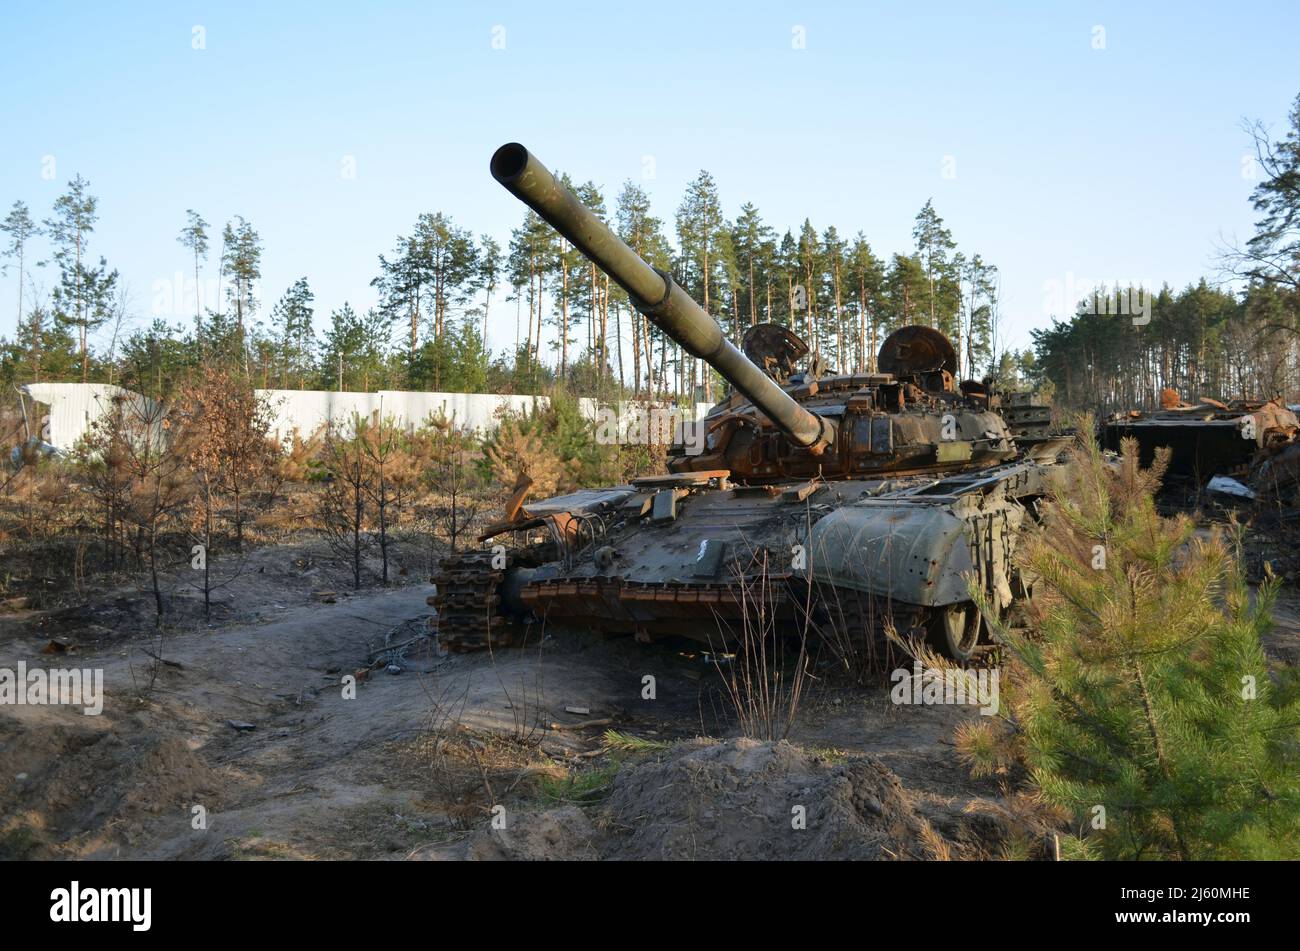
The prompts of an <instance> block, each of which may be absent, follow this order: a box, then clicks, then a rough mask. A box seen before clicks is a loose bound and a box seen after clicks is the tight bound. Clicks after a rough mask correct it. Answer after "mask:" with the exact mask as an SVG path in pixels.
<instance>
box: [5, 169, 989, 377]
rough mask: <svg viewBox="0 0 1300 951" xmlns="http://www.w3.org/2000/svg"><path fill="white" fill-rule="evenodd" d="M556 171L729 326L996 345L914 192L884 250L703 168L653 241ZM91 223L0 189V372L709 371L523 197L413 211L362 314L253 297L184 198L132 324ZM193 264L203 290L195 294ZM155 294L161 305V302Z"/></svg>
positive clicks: (232, 249)
mask: <svg viewBox="0 0 1300 951" xmlns="http://www.w3.org/2000/svg"><path fill="white" fill-rule="evenodd" d="M563 179H564V181H565V183H566V184H568V185H569V186H570V187H571V188H573V190H574V191H575V192H576V193H577V194H578V196H579V197H580V198H581V199H582V200H583V201H584V202H585V203H586V204H587V205H588V206H589V207H591V208H592V209H594V210H595V211H596V213H597V214H598V215H599V216H600V217H601V218H602V219H604V220H606V221H607V222H608V223H609V224H610V226H611V227H612V228H613V229H614V230H615V231H616V232H617V233H618V234H619V236H620V237H622V238H623V240H624V241H626V242H627V243H628V245H630V246H631V247H632V248H633V249H634V250H636V251H637V252H638V253H639V254H641V255H642V256H643V257H645V258H646V259H647V260H648V261H650V262H651V263H652V264H654V265H655V266H657V267H662V268H665V269H668V270H671V272H672V273H673V276H674V279H675V280H677V281H678V282H679V283H680V284H681V285H682V286H683V287H685V288H686V290H687V291H688V292H689V293H690V294H691V295H692V296H693V297H694V298H695V299H696V300H698V301H700V302H701V303H702V304H703V305H704V306H705V308H706V309H707V310H708V311H709V312H710V313H712V314H713V315H714V316H715V317H716V318H717V319H718V320H719V322H720V323H721V324H722V326H723V327H724V329H725V330H726V332H727V333H728V334H729V335H730V336H731V337H732V338H733V339H734V340H735V341H736V342H737V343H739V341H740V340H741V338H742V337H743V334H744V332H745V331H746V330H747V329H748V328H749V327H751V326H753V325H754V324H756V323H760V322H765V321H775V322H778V323H781V324H783V325H787V326H790V327H792V328H793V329H794V330H795V331H796V332H798V333H799V334H800V335H801V336H804V337H805V338H806V339H808V340H809V341H810V342H812V343H813V345H814V347H815V348H817V349H818V350H820V352H821V353H822V355H823V357H825V358H826V360H827V362H828V363H829V365H830V366H832V367H834V368H836V369H840V370H852V371H861V370H871V369H874V361H875V355H876V352H877V350H878V348H879V345H880V342H881V341H882V340H883V337H884V335H886V334H887V333H888V332H889V331H890V330H892V329H893V328H895V327H898V326H902V325H905V324H913V323H925V324H927V325H930V326H934V327H938V328H939V329H941V330H943V331H944V332H945V333H946V334H948V335H949V337H951V338H952V339H953V340H954V341H955V342H957V343H958V350H959V352H960V360H961V363H962V366H963V369H964V371H965V372H966V373H967V375H975V374H978V373H982V372H985V371H987V370H988V369H989V367H990V365H991V364H992V362H993V361H994V357H995V354H997V353H998V340H997V332H998V324H999V311H998V303H999V301H998V297H999V292H998V272H997V268H996V267H995V266H994V265H992V264H990V263H989V262H987V261H985V260H984V259H983V258H982V257H981V256H980V255H979V254H973V253H972V254H967V253H964V252H962V251H959V250H958V248H957V245H956V243H955V241H954V240H953V237H952V234H951V232H950V231H949V229H948V228H947V227H946V226H945V224H944V221H943V219H942V218H941V217H940V216H939V214H938V212H937V211H936V210H935V208H934V206H933V204H932V203H931V202H929V201H927V202H926V203H925V205H924V207H923V208H922V209H921V211H920V212H919V213H918V215H917V217H916V222H915V228H914V231H913V238H914V242H915V247H914V248H913V249H912V250H911V251H910V253H906V254H904V253H896V254H893V255H892V256H890V257H889V259H888V260H886V259H884V258H882V257H880V256H878V255H877V253H876V252H875V251H874V250H873V249H872V247H871V245H870V244H869V243H868V242H867V239H866V237H865V235H864V234H863V233H862V232H860V231H859V232H857V233H856V234H855V235H853V236H852V237H846V236H844V235H842V234H841V232H840V231H839V230H838V229H836V228H835V227H833V226H832V227H827V228H824V229H822V230H820V231H819V230H818V229H817V228H816V227H814V226H813V224H812V222H811V221H808V220H805V221H804V223H803V225H802V226H801V227H800V228H799V229H798V230H797V231H792V230H787V231H786V232H784V234H779V233H778V232H777V231H776V230H775V229H774V228H773V227H772V226H770V225H769V224H767V223H766V222H765V221H764V219H763V217H762V215H761V214H760V212H759V210H758V209H757V208H756V207H755V206H754V205H753V204H752V203H749V202H747V203H745V204H743V205H742V206H741V208H740V212H739V214H738V215H737V216H736V217H735V218H734V219H728V218H727V217H726V216H725V215H724V214H723V211H722V204H721V201H720V199H719V195H718V188H717V185H716V183H715V181H714V179H713V177H712V176H711V175H710V174H709V173H708V172H705V171H701V172H700V174H699V176H698V177H697V178H696V179H695V180H694V181H693V182H692V183H691V184H690V186H689V187H688V189H687V192H686V195H685V196H684V197H683V199H682V201H681V203H680V205H679V207H678V209H677V212H676V216H675V219H674V221H673V223H672V235H671V236H670V234H669V226H668V225H666V224H665V222H664V221H662V220H661V219H659V218H657V217H655V216H654V214H653V213H652V209H651V203H650V198H649V195H648V194H647V193H646V191H645V190H644V189H643V188H642V187H640V186H639V185H637V184H634V183H633V182H630V181H629V182H626V183H624V185H623V186H622V188H621V189H620V191H619V193H618V195H617V197H616V199H615V201H614V202H613V210H612V215H611V212H610V209H609V206H608V204H607V202H606V198H605V196H604V194H603V193H602V191H601V190H600V189H599V188H598V187H597V186H596V185H595V184H594V183H592V182H586V183H583V184H579V185H574V183H573V182H572V181H570V180H569V179H568V177H567V176H563ZM98 221H99V200H98V198H97V197H96V196H95V195H94V194H93V193H92V192H91V186H90V183H89V182H87V181H86V180H85V179H84V178H82V177H81V176H80V175H77V176H76V177H74V178H73V179H72V181H71V182H69V183H68V186H67V189H66V191H65V192H64V194H63V195H61V196H60V197H59V198H58V200H57V201H55V202H54V205H53V208H52V209H51V212H50V214H49V215H48V216H47V217H45V218H43V219H40V220H38V218H37V216H36V215H35V214H34V213H33V212H32V210H31V209H29V208H28V207H27V205H26V204H25V203H24V202H22V201H16V202H14V204H13V206H12V208H11V209H10V211H9V213H8V215H7V217H6V218H5V219H4V220H3V222H0V228H2V229H3V231H4V232H5V234H6V236H7V238H6V243H5V246H4V247H3V249H0V250H2V251H3V254H4V258H3V265H4V267H5V268H6V270H9V269H12V270H14V271H16V272H17V277H18V280H17V285H18V293H17V298H16V301H15V304H16V320H15V326H16V328H17V330H16V332H15V333H14V335H13V336H12V337H11V338H4V339H2V340H0V375H2V376H3V377H4V381H5V382H6V383H8V384H21V383H27V382H31V381H42V380H45V381H82V382H85V381H98V382H110V383H118V384H121V385H124V386H128V387H131V388H133V389H136V390H139V391H140V392H143V393H146V394H150V395H155V396H161V397H166V396H167V395H168V394H169V393H170V392H171V391H172V390H173V389H174V388H175V387H176V386H177V384H178V382H179V381H182V380H183V379H185V378H186V377H187V376H190V375H192V374H194V373H196V372H198V371H200V370H203V369H206V368H210V367H212V366H219V367H223V368H230V369H233V370H235V371H236V372H238V373H240V374H241V375H242V376H243V377H244V378H245V379H246V380H248V381H249V382H251V383H253V384H254V385H256V386H259V387H263V388H282V389H331V390H337V389H348V390H363V391H365V390H376V389H382V388H391V389H401V388H405V389H412V390H441V391H453V392H504V393H511V392H532V393H535V392H542V391H544V390H546V389H548V388H549V387H551V386H553V385H554V384H556V383H561V384H563V385H564V386H565V388H566V389H568V390H570V391H572V392H575V393H578V394H582V395H593V396H604V397H611V396H615V395H621V396H638V395H657V396H669V397H678V398H685V399H691V398H699V399H713V398H716V397H717V396H718V395H719V392H720V391H719V389H718V382H719V381H718V380H717V378H716V375H715V374H713V373H711V372H707V368H706V367H704V366H703V365H702V364H701V363H700V361H698V360H695V359H693V358H690V357H689V356H686V357H685V358H684V359H683V355H682V354H681V353H680V351H679V349H678V348H677V346H676V345H675V344H674V343H673V342H672V341H671V340H669V339H668V338H667V337H666V336H665V335H664V334H663V333H662V332H660V331H659V329H658V328H656V327H655V326H653V325H652V324H651V323H650V322H649V321H648V320H647V319H646V318H645V317H644V316H642V315H640V314H638V313H636V312H635V311H634V309H633V308H632V307H631V305H630V302H629V300H628V298H627V295H626V294H625V293H624V292H623V291H622V289H621V288H619V287H618V286H617V285H615V284H613V283H612V282H611V281H610V280H609V278H608V277H607V276H606V275H605V274H603V273H602V272H600V271H599V270H598V269H597V268H595V267H594V266H593V265H592V264H591V263H590V262H589V261H587V260H586V259H585V258H584V257H583V256H582V255H581V254H580V253H579V252H577V251H576V250H575V249H574V248H573V247H572V246H571V245H569V244H568V243H567V242H566V241H565V240H564V239H563V238H562V237H561V236H560V235H558V234H557V233H556V232H555V231H554V230H553V229H552V228H550V226H548V225H546V224H545V223H544V222H543V221H542V220H541V219H540V218H538V217H537V215H536V214H534V213H533V212H531V211H528V212H527V213H526V214H525V216H524V219H523V221H522V222H521V223H520V225H519V227H517V228H515V229H514V230H513V231H512V232H511V234H510V235H509V237H508V239H506V241H505V242H504V245H503V244H502V243H501V242H498V241H497V240H496V239H494V238H493V237H491V236H490V235H486V234H481V235H477V236H476V235H475V234H474V233H473V232H472V231H471V230H469V229H467V228H464V227H461V226H460V225H459V224H457V223H456V222H455V221H454V220H453V219H452V218H451V217H449V216H448V215H445V214H442V213H440V212H436V213H425V214H421V215H419V216H418V217H417V218H416V220H415V223H414V225H413V226H412V228H411V230H410V231H409V233H407V234H403V235H399V236H398V237H397V238H396V240H395V241H394V243H393V246H392V249H391V250H390V251H386V252H384V253H382V254H380V255H379V256H378V261H377V267H376V274H375V277H374V279H373V280H372V281H371V284H372V286H373V287H374V289H375V292H376V296H377V298H378V301H377V304H376V305H375V306H374V307H371V308H368V309H367V310H365V311H364V312H362V311H359V310H358V309H356V308H354V307H353V306H352V304H351V303H350V302H347V301H344V302H342V303H340V304H338V305H337V306H335V307H333V308H331V309H330V310H329V311H328V316H327V319H326V320H324V321H323V324H324V326H323V328H319V329H318V310H319V309H320V308H318V304H317V301H316V298H315V294H314V293H313V291H312V288H311V285H310V283H309V280H308V278H307V277H302V278H300V279H298V280H296V281H294V282H293V284H292V285H290V286H289V287H288V288H287V289H285V290H284V291H283V293H282V294H281V295H280V296H279V298H278V299H277V300H275V301H274V302H272V303H270V304H269V305H268V303H267V302H266V301H263V300H261V299H259V287H260V279H261V273H262V255H263V251H264V246H263V242H262V239H261V236H260V235H259V233H258V231H257V229H256V228H255V227H254V225H253V223H252V222H250V221H248V220H246V219H244V218H242V217H239V216H236V217H235V218H233V219H231V220H230V221H229V222H227V223H226V224H225V225H224V226H223V227H222V228H220V229H219V230H218V229H216V228H215V227H214V226H213V225H211V224H210V223H209V222H208V221H207V220H206V219H205V218H204V217H203V216H202V215H201V214H200V213H199V212H197V211H194V210H189V211H188V212H187V216H186V219H185V221H184V222H183V224H182V226H181V227H180V229H179V232H178V235H177V241H178V243H179V244H180V246H181V248H182V252H181V253H183V254H184V256H185V257H184V260H185V261H186V264H185V268H186V271H187V272H188V271H191V270H192V274H193V280H194V288H195V292H194V294H193V295H192V297H193V300H192V306H193V316H192V318H190V319H189V320H188V321H187V322H185V323H177V324H171V323H168V322H167V320H164V319H161V318H155V319H153V320H152V322H151V323H149V324H147V325H145V326H133V324H134V322H135V320H134V319H135V318H136V316H137V314H136V313H135V309H134V302H133V301H132V299H131V296H130V293H129V292H128V290H127V288H126V285H125V282H124V281H123V279H122V276H121V275H120V274H119V272H118V271H117V270H116V269H114V268H111V267H110V266H109V263H108V261H107V259H106V257H105V256H104V255H103V254H99V253H98V248H97V247H96V244H95V240H94V239H95V229H96V225H97V223H98ZM40 268H44V269H47V270H46V272H45V273H48V272H50V271H52V272H53V275H54V277H53V290H52V291H51V292H49V293H45V292H44V291H43V290H42V289H41V288H40V287H39V286H38V284H37V281H36V279H35V274H36V273H37V269H40ZM214 276H215V285H216V293H215V294H206V293H204V292H203V289H204V288H205V287H209V286H211V284H212V282H213V280H214ZM188 278H189V275H188V273H187V275H186V281H185V282H186V283H188ZM499 292H502V293H503V296H504V300H505V306H506V307H507V308H511V309H513V311H514V313H513V317H514V322H515V327H516V332H515V339H514V342H513V346H509V347H507V348H505V349H504V350H503V351H502V352H498V353H495V354H493V353H489V351H488V349H487V347H486V346H485V343H484V341H485V340H486V337H487V326H488V319H489V316H491V315H492V313H493V312H492V307H493V304H494V302H495V301H498V300H499ZM184 297H185V300H186V303H187V306H188V305H190V304H191V301H190V295H189V294H188V293H186V294H185V295H184ZM498 306H500V305H499V304H498ZM157 309H158V308H155V310H157ZM166 309H167V310H172V311H174V310H175V308H174V307H171V306H170V301H169V306H168V308H166ZM499 319H500V318H499V317H498V320H499ZM507 319H508V318H507ZM96 341H99V344H98V345H96Z"/></svg>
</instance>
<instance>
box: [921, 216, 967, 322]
mask: <svg viewBox="0 0 1300 951" xmlns="http://www.w3.org/2000/svg"><path fill="white" fill-rule="evenodd" d="M912 238H913V239H914V240H915V241H916V255H917V258H918V259H919V260H920V263H921V267H922V268H923V269H924V271H925V280H926V288H925V299H924V302H923V304H922V307H923V312H924V313H925V314H926V315H927V324H928V326H931V327H934V328H936V329H938V330H941V331H943V333H944V334H946V335H947V336H948V337H949V338H953V339H955V338H957V337H958V332H957V328H956V327H955V326H954V325H955V322H956V317H957V311H958V308H959V307H960V300H959V298H960V294H961V290H960V286H959V279H958V277H957V274H956V273H955V270H954V269H955V263H954V261H953V258H952V253H953V252H954V251H955V250H956V247H957V246H956V244H954V243H953V240H952V233H951V232H950V231H949V230H948V229H947V228H945V227H944V224H943V219H942V218H940V217H939V213H938V212H936V211H935V210H934V202H933V201H926V203H925V205H924V207H922V208H921V210H920V212H918V213H917V216H916V226H915V227H914V228H913V229H912Z"/></svg>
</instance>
